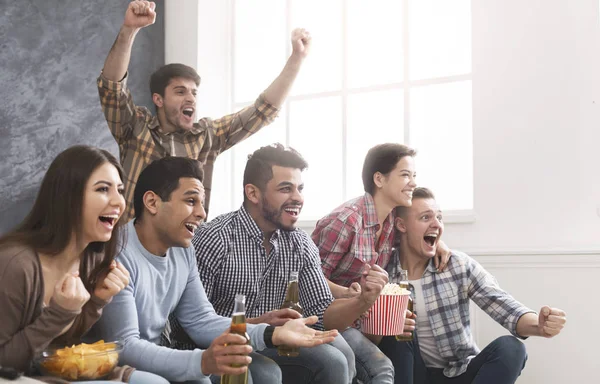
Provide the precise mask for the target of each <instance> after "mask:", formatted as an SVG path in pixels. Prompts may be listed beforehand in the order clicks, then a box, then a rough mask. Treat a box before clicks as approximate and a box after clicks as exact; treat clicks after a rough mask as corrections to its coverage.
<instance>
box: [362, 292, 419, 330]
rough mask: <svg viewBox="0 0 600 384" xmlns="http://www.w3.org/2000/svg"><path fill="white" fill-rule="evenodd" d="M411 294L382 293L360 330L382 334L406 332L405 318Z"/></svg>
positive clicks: (364, 319) (363, 320)
mask: <svg viewBox="0 0 600 384" xmlns="http://www.w3.org/2000/svg"><path fill="white" fill-rule="evenodd" d="M409 296H410V295H406V294H403V295H380V296H379V297H378V298H377V300H375V303H374V304H373V306H372V307H371V311H370V312H369V314H368V315H367V317H365V318H363V319H362V321H361V325H360V328H361V329H360V330H361V331H362V332H364V333H368V334H371V335H380V336H394V335H400V334H402V332H404V319H405V317H406V308H407V307H408V298H409Z"/></svg>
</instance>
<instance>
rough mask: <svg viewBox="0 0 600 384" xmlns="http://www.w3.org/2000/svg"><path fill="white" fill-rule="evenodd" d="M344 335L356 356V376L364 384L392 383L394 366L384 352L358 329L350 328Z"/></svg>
mask: <svg viewBox="0 0 600 384" xmlns="http://www.w3.org/2000/svg"><path fill="white" fill-rule="evenodd" d="M342 336H343V337H344V339H345V340H346V341H347V342H348V344H349V345H350V348H352V350H353V351H354V355H355V356H356V377H357V378H358V379H359V380H360V381H362V382H363V383H364V384H382V383H385V384H392V383H393V382H394V366H393V365H392V362H391V361H390V359H388V358H387V357H386V356H385V355H384V354H383V352H381V350H380V349H379V348H378V347H377V346H376V345H375V344H373V343H372V342H371V341H370V340H369V339H367V338H366V337H365V336H364V335H363V334H362V333H361V332H360V331H359V330H358V329H356V328H348V329H346V330H345V331H344V332H342Z"/></svg>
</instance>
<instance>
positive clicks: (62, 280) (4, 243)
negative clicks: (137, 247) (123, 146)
mask: <svg viewBox="0 0 600 384" xmlns="http://www.w3.org/2000/svg"><path fill="white" fill-rule="evenodd" d="M123 176H124V173H123V170H122V168H121V166H120V165H119V163H118V161H117V160H116V159H115V158H114V156H112V155H111V154H110V153H109V152H107V151H105V150H102V149H98V148H94V147H89V146H82V145H80V146H74V147H71V148H69V149H67V150H65V151H63V152H62V153H60V154H59V155H58V156H57V157H56V158H55V159H54V161H53V162H52V164H51V165H50V168H49V169H48V171H47V172H46V175H45V176H44V179H43V180H42V184H41V186H40V189H39V192H38V195H37V198H36V200H35V203H34V205H33V208H32V209H31V212H29V214H28V215H27V217H26V218H25V220H23V222H22V223H21V224H19V225H18V226H17V227H16V228H14V229H13V230H12V231H11V232H9V233H7V234H5V235H4V236H2V237H0V324H1V326H0V365H1V366H4V367H12V368H14V369H17V370H19V371H25V372H26V373H28V374H35V372H34V371H33V369H32V361H33V360H34V358H35V357H36V356H37V355H38V354H40V353H41V352H42V351H43V350H44V349H46V348H47V347H48V346H50V345H53V346H54V345H56V346H57V347H64V346H70V345H72V344H78V343H80V338H81V336H82V335H83V334H84V333H85V332H86V331H87V330H88V329H89V328H90V327H91V326H92V325H93V324H94V323H95V322H96V321H97V320H98V318H99V317H100V315H101V313H102V308H103V307H104V305H106V304H107V303H108V302H109V301H110V300H111V299H112V297H113V296H114V295H116V294H117V293H119V292H120V291H121V290H122V289H123V288H124V287H125V286H127V284H128V283H129V273H128V272H127V270H126V269H125V268H124V267H123V266H122V265H121V264H120V263H117V262H116V261H115V260H114V259H115V256H116V254H117V253H118V249H117V248H118V244H121V243H122V242H121V241H120V240H122V239H120V238H119V237H120V236H121V235H120V226H119V218H120V217H121V215H122V214H123V212H124V211H125V199H124V198H123ZM146 375H148V376H146ZM111 376H112V378H113V379H114V378H118V379H121V380H122V381H125V382H128V381H129V382H134V381H137V382H160V383H166V381H165V380H164V379H162V378H159V377H158V376H154V375H150V374H147V373H145V372H134V369H132V368H129V367H121V368H117V369H115V370H114V371H113V373H112V375H111ZM136 377H137V379H136ZM54 381H56V380H54ZM96 383H98V382H96Z"/></svg>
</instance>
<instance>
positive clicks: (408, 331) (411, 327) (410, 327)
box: [401, 310, 417, 336]
mask: <svg viewBox="0 0 600 384" xmlns="http://www.w3.org/2000/svg"><path fill="white" fill-rule="evenodd" d="M416 318H417V315H415V314H414V312H411V311H409V310H406V319H405V320H404V333H403V334H402V335H401V336H410V335H412V332H414V331H415V325H416V324H417V322H416V321H415V319H416Z"/></svg>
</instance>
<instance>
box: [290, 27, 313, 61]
mask: <svg viewBox="0 0 600 384" xmlns="http://www.w3.org/2000/svg"><path fill="white" fill-rule="evenodd" d="M311 39H312V38H311V37H310V33H309V32H308V31H307V30H306V29H304V28H296V29H294V30H293V31H292V56H298V57H300V58H302V59H304V58H305V57H306V56H307V55H308V51H310V44H311Z"/></svg>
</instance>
